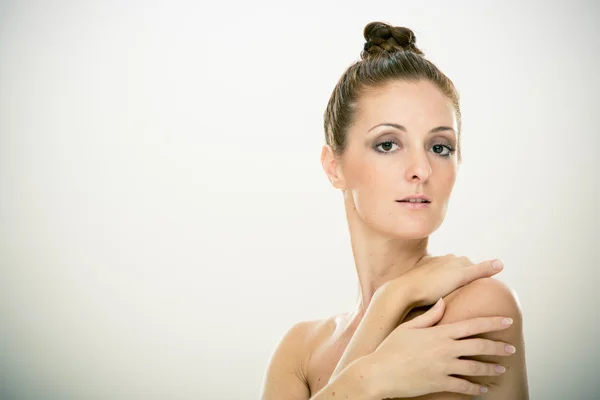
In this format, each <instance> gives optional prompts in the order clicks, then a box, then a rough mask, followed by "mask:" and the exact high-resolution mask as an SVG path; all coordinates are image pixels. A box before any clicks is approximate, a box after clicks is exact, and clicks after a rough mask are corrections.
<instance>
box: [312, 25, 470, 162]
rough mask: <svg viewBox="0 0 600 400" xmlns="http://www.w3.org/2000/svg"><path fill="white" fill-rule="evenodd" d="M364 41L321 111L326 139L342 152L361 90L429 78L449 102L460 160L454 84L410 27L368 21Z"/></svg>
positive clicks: (458, 106) (457, 114)
mask: <svg viewBox="0 0 600 400" xmlns="http://www.w3.org/2000/svg"><path fill="white" fill-rule="evenodd" d="M363 35H364V37H365V39H366V41H367V42H366V43H365V45H364V48H363V51H362V52H361V54H360V56H361V59H362V60H360V61H357V62H355V63H354V64H352V65H351V66H350V67H348V69H347V70H346V71H345V72H344V74H343V75H342V76H341V78H340V79H339V81H338V83H337V85H336V86H335V88H334V89H333V93H332V94H331V97H330V98H329V103H328V104H327V109H326V110H325V114H324V126H325V142H326V143H327V144H328V145H329V146H331V147H332V149H333V151H334V152H335V153H336V154H338V155H341V154H342V153H343V152H344V149H345V147H346V132H347V130H348V128H349V127H350V126H351V125H352V123H353V122H354V115H355V112H356V105H357V101H358V99H359V97H360V95H361V93H363V92H364V91H366V90H368V89H370V88H375V87H378V86H382V85H384V84H385V83H387V82H389V81H391V80H405V81H413V82H416V81H420V80H428V81H430V82H432V83H433V84H435V85H436V86H437V87H438V88H439V89H440V90H441V91H442V93H443V94H444V95H445V96H446V97H447V98H448V99H449V100H450V101H451V103H452V105H453V106H454V109H455V111H456V118H457V124H458V132H457V146H456V147H457V149H456V150H457V156H458V162H459V163H460V161H461V153H460V131H461V125H462V124H461V114H460V105H459V94H458V91H457V90H456V88H455V87H454V84H453V83H452V81H451V80H450V78H448V77H447V76H446V75H444V74H443V73H442V72H441V71H440V70H439V69H438V68H437V67H436V66H435V65H434V64H433V63H432V62H430V61H429V60H427V59H425V57H424V53H423V52H422V51H421V50H420V49H419V48H417V46H416V41H417V40H416V38H415V34H414V33H413V31H412V30H410V29H408V28H405V27H401V26H391V25H388V24H386V23H384V22H371V23H369V24H367V25H366V26H365V29H364V33H363Z"/></svg>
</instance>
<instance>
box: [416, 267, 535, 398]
mask: <svg viewBox="0 0 600 400" xmlns="http://www.w3.org/2000/svg"><path fill="white" fill-rule="evenodd" d="M446 302H447V309H446V313H445V314H444V316H443V317H442V319H441V320H440V322H439V323H438V325H439V324H448V323H452V322H456V321H462V320H465V319H468V318H473V317H486V316H493V315H505V316H508V317H511V318H512V319H513V321H514V323H513V324H512V326H511V327H510V328H508V329H505V330H502V331H495V332H488V333H485V334H481V335H476V336H474V337H475V338H486V339H491V340H499V341H503V342H506V343H510V344H512V345H513V346H514V347H515V348H516V352H515V354H513V355H511V356H509V357H499V356H476V357H463V358H464V359H467V360H478V361H485V362H493V363H497V364H499V365H502V366H504V367H505V368H506V372H505V373H504V374H501V375H498V376H470V377H465V378H466V379H468V380H469V381H471V382H473V383H478V384H482V385H485V386H486V387H487V388H488V389H489V392H488V393H487V394H486V395H485V396H484V397H483V398H485V399H487V400H505V399H518V400H528V399H529V390H528V383H527V370H526V365H525V341H524V338H523V316H522V313H521V309H520V306H519V304H518V301H517V299H516V297H515V295H514V293H513V292H511V290H510V289H509V288H508V287H507V286H506V285H505V284H504V283H502V282H501V281H498V280H495V279H491V278H485V279H480V280H477V281H475V282H473V283H471V284H469V285H467V286H465V287H463V288H461V289H459V290H456V291H455V292H453V293H451V294H450V295H449V296H448V298H447V299H446ZM466 340H468V339H466ZM460 377H461V378H462V376H460ZM471 398H472V397H471V396H467V395H462V394H456V393H448V392H444V393H434V394H430V395H426V396H422V397H419V399H422V400H425V399H427V400H467V399H471Z"/></svg>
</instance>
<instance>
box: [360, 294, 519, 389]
mask: <svg viewBox="0 0 600 400" xmlns="http://www.w3.org/2000/svg"><path fill="white" fill-rule="evenodd" d="M444 310H445V303H444V301H443V299H440V300H439V302H438V303H436V306H435V307H433V308H431V309H430V310H428V311H427V312H426V313H424V314H422V315H420V316H418V317H416V318H415V319H413V320H411V321H408V322H405V323H403V324H401V325H399V326H398V327H397V328H396V329H394V331H392V333H390V334H389V335H388V337H387V338H386V339H385V340H384V341H383V342H382V343H381V344H380V345H379V346H378V347H377V349H376V350H375V351H374V352H373V353H371V354H369V355H367V356H365V357H364V358H363V359H361V360H360V361H361V362H366V363H367V364H368V365H369V367H368V369H369V371H371V372H372V374H371V379H372V381H371V384H372V385H373V386H372V387H374V388H376V389H375V393H376V395H377V398H395V397H415V396H420V395H424V394H429V393H437V392H453V393H461V394H466V395H472V396H476V395H481V394H482V393H485V389H484V390H483V391H482V388H483V387H482V386H480V385H476V384H474V383H471V382H469V381H467V380H465V379H460V378H456V377H452V376H451V375H462V376H493V375H500V374H502V373H503V372H504V371H502V368H503V367H501V366H498V365H496V364H490V363H485V362H480V361H474V360H465V359H460V358H459V357H467V356H478V355H496V356H509V355H511V354H512V352H508V351H507V350H506V346H510V345H509V344H508V343H504V342H498V341H493V340H487V339H480V338H472V339H465V338H467V337H469V336H473V335H478V334H481V333H485V332H491V331H498V330H502V329H506V328H508V327H509V326H510V324H511V323H512V321H510V322H509V323H508V324H506V323H505V321H506V320H507V319H506V318H504V317H485V318H472V319H469V320H465V321H460V322H455V323H452V324H446V325H438V326H432V325H434V324H436V323H437V322H438V321H439V320H440V319H441V318H442V316H443V314H444ZM508 320H510V319H508ZM497 367H499V369H498V370H497V369H496V368H497Z"/></svg>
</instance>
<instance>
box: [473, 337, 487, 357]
mask: <svg viewBox="0 0 600 400" xmlns="http://www.w3.org/2000/svg"><path fill="white" fill-rule="evenodd" d="M485 349H486V345H485V342H484V341H483V340H477V341H476V342H475V351H476V352H477V353H479V354H483V353H484V352H485Z"/></svg>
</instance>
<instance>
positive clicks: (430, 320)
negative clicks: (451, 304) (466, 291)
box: [400, 297, 446, 329]
mask: <svg viewBox="0 0 600 400" xmlns="http://www.w3.org/2000/svg"><path fill="white" fill-rule="evenodd" d="M445 310H446V303H445V302H444V299H443V298H441V297H440V299H439V300H438V302H437V303H435V305H434V306H433V307H431V308H430V309H429V310H427V311H426V312H425V313H423V314H421V315H419V316H418V317H416V318H414V319H411V320H410V321H408V322H405V323H403V324H400V326H401V327H403V328H407V329H420V328H429V327H430V326H433V325H435V324H437V323H438V322H439V321H440V319H442V316H443V315H444V311H445Z"/></svg>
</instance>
